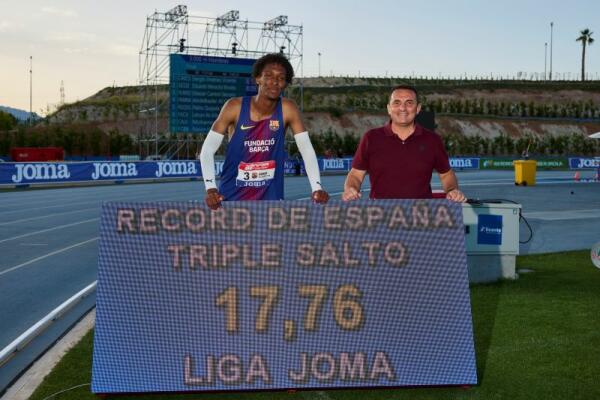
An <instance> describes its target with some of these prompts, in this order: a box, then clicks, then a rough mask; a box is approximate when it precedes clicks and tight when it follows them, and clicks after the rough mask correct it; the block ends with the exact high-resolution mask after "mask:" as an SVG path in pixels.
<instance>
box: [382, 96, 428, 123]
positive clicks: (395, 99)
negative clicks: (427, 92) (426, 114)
mask: <svg viewBox="0 0 600 400" xmlns="http://www.w3.org/2000/svg"><path fill="white" fill-rule="evenodd" d="M387 110H388V114H389V115H390V118H391V119H392V123H393V124H394V125H401V126H408V125H412V124H413V122H414V121H415V117H416V116H417V114H418V113H419V111H421V105H420V104H418V103H417V95H416V94H415V92H413V91H412V90H408V89H396V90H394V91H393V92H392V95H391V96H390V102H389V103H388V106H387Z"/></svg>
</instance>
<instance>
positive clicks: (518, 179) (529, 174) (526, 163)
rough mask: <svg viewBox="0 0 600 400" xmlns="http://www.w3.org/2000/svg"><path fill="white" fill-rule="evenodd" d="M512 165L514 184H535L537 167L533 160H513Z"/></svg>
mask: <svg viewBox="0 0 600 400" xmlns="http://www.w3.org/2000/svg"><path fill="white" fill-rule="evenodd" d="M513 165H514V166H515V185H523V186H528V185H529V186H533V185H535V170H536V167H537V162H536V161H535V160H515V161H513Z"/></svg>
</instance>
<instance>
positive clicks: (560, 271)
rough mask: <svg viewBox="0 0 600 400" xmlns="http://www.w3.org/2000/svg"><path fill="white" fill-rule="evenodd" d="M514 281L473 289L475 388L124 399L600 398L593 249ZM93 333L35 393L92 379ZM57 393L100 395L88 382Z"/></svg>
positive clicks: (534, 261) (599, 288)
mask: <svg viewBox="0 0 600 400" xmlns="http://www.w3.org/2000/svg"><path fill="white" fill-rule="evenodd" d="M517 268H527V269H532V270H534V272H532V273H522V274H521V276H520V278H519V279H518V280H516V281H503V282H499V283H496V284H490V285H474V286H472V287H471V304H472V309H473V323H474V330H475V346H476V352H477V370H478V376H479V381H480V384H479V385H478V386H474V387H470V388H420V389H395V390H332V391H319V392H316V391H298V392H263V393H230V394H202V395H200V394H192V395H168V396H167V395H152V396H118V398H119V399H132V400H139V399H145V398H148V399H153V400H160V399H195V398H202V399H207V400H216V399H242V400H244V399H247V400H255V399H285V400H296V399H298V400H299V399H312V398H314V399H336V400H350V399H356V400H369V399H511V400H513V399H600V379H598V375H599V373H600V270H598V269H597V268H595V267H594V266H593V265H592V262H591V260H590V253H589V251H578V252H566V253H556V254H546V255H536V256H523V257H518V259H517ZM92 338H93V335H92V333H89V334H88V335H86V336H85V337H84V338H83V340H82V341H81V342H80V343H79V344H78V345H77V346H76V347H75V348H74V349H73V350H71V351H70V352H69V353H68V354H67V355H66V356H65V357H64V358H63V359H62V361H61V362H60V363H59V364H58V366H57V367H56V368H55V369H54V371H53V372H52V373H51V374H50V375H49V376H48V377H47V378H46V379H45V380H44V382H43V384H42V385H41V386H40V387H39V388H38V390H37V391H36V392H35V393H34V395H33V396H32V397H31V398H32V399H44V398H45V397H46V396H49V395H51V394H53V393H56V392H58V391H61V390H63V389H66V388H69V387H73V386H76V385H79V384H82V383H88V382H90V380H91V365H92ZM56 398H57V399H95V398H96V396H95V395H93V394H91V393H90V389H89V386H85V387H80V388H77V389H74V390H72V391H69V392H66V393H63V394H60V395H58V396H57V397H56Z"/></svg>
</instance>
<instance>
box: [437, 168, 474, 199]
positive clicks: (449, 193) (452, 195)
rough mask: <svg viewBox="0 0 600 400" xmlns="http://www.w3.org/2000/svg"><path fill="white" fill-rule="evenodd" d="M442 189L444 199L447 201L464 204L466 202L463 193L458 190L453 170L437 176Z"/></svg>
mask: <svg viewBox="0 0 600 400" xmlns="http://www.w3.org/2000/svg"><path fill="white" fill-rule="evenodd" d="M439 176H440V182H441V183H442V188H443V189H444V192H446V198H447V199H448V200H452V201H456V202H458V203H464V202H465V201H467V199H466V197H465V195H464V194H463V192H461V191H460V190H459V189H458V179H456V174H454V171H453V170H449V171H448V172H445V173H443V174H439Z"/></svg>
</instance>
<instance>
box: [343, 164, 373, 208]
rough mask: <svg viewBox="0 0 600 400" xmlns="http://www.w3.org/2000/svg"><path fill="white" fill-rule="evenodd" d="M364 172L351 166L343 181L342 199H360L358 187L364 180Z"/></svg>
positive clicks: (365, 172)
mask: <svg viewBox="0 0 600 400" xmlns="http://www.w3.org/2000/svg"><path fill="white" fill-rule="evenodd" d="M366 174H367V171H362V170H360V169H356V168H352V169H351V170H350V172H348V176H347V177H346V182H344V193H342V200H344V201H352V200H357V199H360V196H361V194H360V187H361V186H362V183H363V181H364V180H365V175H366Z"/></svg>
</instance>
